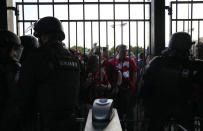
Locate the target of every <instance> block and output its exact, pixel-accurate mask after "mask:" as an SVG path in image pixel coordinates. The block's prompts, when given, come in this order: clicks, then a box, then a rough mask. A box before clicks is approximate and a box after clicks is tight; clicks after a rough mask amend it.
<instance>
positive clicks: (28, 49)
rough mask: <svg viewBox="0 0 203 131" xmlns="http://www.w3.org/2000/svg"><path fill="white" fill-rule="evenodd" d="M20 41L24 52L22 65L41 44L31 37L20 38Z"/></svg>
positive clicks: (21, 59) (21, 60)
mask: <svg viewBox="0 0 203 131" xmlns="http://www.w3.org/2000/svg"><path fill="white" fill-rule="evenodd" d="M20 40H21V45H22V46H23V52H22V55H21V58H20V63H21V64H22V63H23V61H24V60H25V59H26V58H27V56H29V55H30V54H31V53H32V52H33V50H35V49H36V48H38V47H39V43H38V41H37V39H36V38H35V37H34V36H31V35H24V36H20Z"/></svg>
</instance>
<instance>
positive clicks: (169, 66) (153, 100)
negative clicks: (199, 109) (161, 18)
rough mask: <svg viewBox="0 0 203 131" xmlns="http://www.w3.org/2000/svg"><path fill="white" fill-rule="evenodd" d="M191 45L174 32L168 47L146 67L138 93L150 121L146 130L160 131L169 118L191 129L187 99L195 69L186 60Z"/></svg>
mask: <svg viewBox="0 0 203 131" xmlns="http://www.w3.org/2000/svg"><path fill="white" fill-rule="evenodd" d="M181 45H182V46H181ZM191 45H192V42H191V38H190V36H189V35H188V34H186V33H183V32H179V33H175V34H173V35H172V38H171V41H170V43H169V48H168V49H166V50H164V51H163V53H162V55H161V56H156V57H154V58H153V59H152V60H151V61H150V63H149V64H148V65H147V66H146V70H145V73H144V76H143V81H144V82H143V85H142V92H143V97H144V105H145V109H146V112H147V114H148V115H149V117H150V119H151V121H150V125H149V130H150V131H153V130H156V131H162V130H163V126H164V124H165V123H166V122H167V121H169V120H170V119H171V118H173V119H175V120H177V121H178V124H181V125H182V126H183V127H184V128H186V129H187V130H192V124H193V115H194V114H193V113H194V111H193V105H192V103H191V100H192V91H193V89H192V85H193V78H194V71H195V69H194V68H193V64H194V62H193V61H191V60H190V59H189V57H188V56H189V49H190V46H191Z"/></svg>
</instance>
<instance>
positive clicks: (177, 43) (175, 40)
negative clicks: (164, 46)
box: [169, 32, 193, 52]
mask: <svg viewBox="0 0 203 131" xmlns="http://www.w3.org/2000/svg"><path fill="white" fill-rule="evenodd" d="M192 44H193V43H192V39H191V36H190V35H189V34H188V33H186V32H177V33H174V34H173V35H172V36H171V39H170V41H169V49H171V50H176V51H180V52H185V51H188V50H189V49H190V48H191V46H192Z"/></svg>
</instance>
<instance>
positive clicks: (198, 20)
mask: <svg viewBox="0 0 203 131" xmlns="http://www.w3.org/2000/svg"><path fill="white" fill-rule="evenodd" d="M199 39H200V20H198V44H199Z"/></svg>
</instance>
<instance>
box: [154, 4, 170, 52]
mask: <svg viewBox="0 0 203 131" xmlns="http://www.w3.org/2000/svg"><path fill="white" fill-rule="evenodd" d="M170 6H171V10H173V5H172V3H171V4H170ZM150 8H151V6H150ZM150 14H151V13H150ZM172 19H173V13H171V15H170V34H169V38H170V37H171V35H172V30H173V27H172V23H173V22H172ZM150 25H151V24H150ZM150 34H151V33H150ZM150 43H151V42H150ZM150 51H151V48H150Z"/></svg>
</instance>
